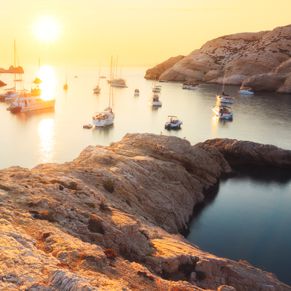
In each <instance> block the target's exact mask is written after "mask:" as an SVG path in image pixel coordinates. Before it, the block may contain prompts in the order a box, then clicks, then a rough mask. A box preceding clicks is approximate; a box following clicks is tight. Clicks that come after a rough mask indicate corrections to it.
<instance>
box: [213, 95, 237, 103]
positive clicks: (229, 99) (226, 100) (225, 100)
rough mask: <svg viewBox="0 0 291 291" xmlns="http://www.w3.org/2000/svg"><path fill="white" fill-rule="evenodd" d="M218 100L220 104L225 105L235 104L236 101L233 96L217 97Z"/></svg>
mask: <svg viewBox="0 0 291 291" xmlns="http://www.w3.org/2000/svg"><path fill="white" fill-rule="evenodd" d="M216 99H217V100H218V101H219V102H220V103H224V104H233V102H234V99H233V97H231V96H226V95H216Z"/></svg>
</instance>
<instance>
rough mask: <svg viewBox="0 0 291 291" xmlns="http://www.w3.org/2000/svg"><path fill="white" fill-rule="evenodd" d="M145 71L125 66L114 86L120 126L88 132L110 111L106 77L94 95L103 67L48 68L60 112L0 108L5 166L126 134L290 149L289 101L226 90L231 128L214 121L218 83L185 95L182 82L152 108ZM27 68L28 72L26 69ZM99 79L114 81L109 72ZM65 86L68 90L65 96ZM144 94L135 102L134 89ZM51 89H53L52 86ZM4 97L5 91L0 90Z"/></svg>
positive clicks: (29, 77)
mask: <svg viewBox="0 0 291 291" xmlns="http://www.w3.org/2000/svg"><path fill="white" fill-rule="evenodd" d="M145 69H146V68H127V69H126V68H123V69H122V70H120V71H119V76H121V77H123V78H124V79H126V81H127V84H128V88H115V89H114V96H113V110H114V112H115V122H114V126H112V127H110V128H106V129H92V130H86V129H83V128H82V126H83V125H84V124H86V123H90V122H91V117H92V115H93V114H94V113H95V112H98V111H102V110H103V109H105V107H106V106H107V105H108V99H109V92H108V84H107V81H106V79H101V80H100V86H101V88H102V89H101V94H100V95H98V96H97V95H94V94H93V88H94V87H95V86H96V85H97V82H98V81H97V80H98V74H99V68H91V67H85V68H84V67H76V68H70V69H64V68H58V67H49V70H43V72H44V73H43V74H42V76H43V75H44V76H43V78H45V77H47V78H49V79H52V80H51V83H52V85H51V87H54V88H55V92H54V93H53V94H54V96H55V99H56V107H55V110H54V111H51V112H47V111H43V112H41V111H40V112H33V113H29V114H27V113H26V114H19V115H13V114H11V113H10V112H8V111H7V110H6V108H7V105H6V104H5V103H0V137H1V153H0V156H1V158H0V168H5V167H9V166H14V165H19V166H23V167H33V166H35V165H37V164H39V163H44V162H65V161H70V160H72V159H74V158H75V157H77V156H78V155H79V153H80V152H81V151H82V150H83V149H84V148H85V147H86V146H88V145H109V144H110V143H111V142H114V141H118V140H120V139H121V138H122V137H123V136H124V135H125V134H126V133H134V132H140V133H142V132H151V133H156V134H165V135H174V136H178V137H181V138H186V139H188V140H189V141H190V142H191V143H192V144H195V143H197V142H200V141H204V140H206V139H209V138H215V137H228V138H237V139H243V140H252V141H257V142H262V143H271V144H275V145H277V146H281V147H283V148H287V149H291V130H290V124H291V98H290V95H289V96H288V95H279V94H266V93H260V94H256V95H255V96H239V95H238V93H237V91H238V88H237V87H228V88H226V91H227V92H228V93H229V94H231V95H233V96H235V97H236V103H235V104H234V105H233V111H234V120H233V122H226V123H222V122H219V121H218V120H217V119H216V118H214V117H213V112H212V110H211V109H212V107H214V105H215V102H216V100H215V95H216V93H217V92H219V91H220V90H221V88H220V86H217V85H203V86H201V87H200V88H197V89H196V90H195V91H189V90H182V89H181V84H179V83H160V85H162V91H161V95H160V99H161V101H162V102H163V106H162V107H161V108H159V109H157V110H154V109H153V108H152V107H151V105H150V100H151V96H152V93H151V88H152V85H153V82H152V81H147V80H145V79H144V78H143V76H144V73H145ZM25 70H26V69H25ZM36 71H37V68H33V67H32V68H29V70H26V73H25V75H24V81H25V82H24V85H23V86H24V87H25V88H26V89H30V87H31V84H32V81H33V79H34V77H35V72H36ZM100 74H101V75H105V76H108V74H109V73H108V68H102V69H101V72H100ZM0 80H4V81H6V82H7V83H8V85H7V87H9V86H11V85H13V84H12V76H6V75H0ZM66 80H67V82H68V86H69V89H68V91H67V92H65V91H64V90H63V85H64V83H65V81H66ZM135 88H139V89H140V96H139V97H134V89H135ZM50 89H52V88H50ZM1 90H2V91H3V88H1ZM168 115H177V116H178V117H179V118H180V119H182V121H183V128H182V129H181V130H180V131H171V132H169V131H166V130H165V129H164V123H165V122H166V121H167V118H168Z"/></svg>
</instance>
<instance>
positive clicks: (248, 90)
mask: <svg viewBox="0 0 291 291" xmlns="http://www.w3.org/2000/svg"><path fill="white" fill-rule="evenodd" d="M238 92H239V94H241V95H254V94H255V92H254V91H253V90H252V88H247V87H241V88H240V90H239V91H238Z"/></svg>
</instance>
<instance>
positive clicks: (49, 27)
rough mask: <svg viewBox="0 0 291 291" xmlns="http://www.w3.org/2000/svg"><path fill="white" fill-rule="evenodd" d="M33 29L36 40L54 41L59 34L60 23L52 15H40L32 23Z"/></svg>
mask: <svg viewBox="0 0 291 291" xmlns="http://www.w3.org/2000/svg"><path fill="white" fill-rule="evenodd" d="M33 31H34V34H35V36H36V37H37V39H38V40H40V41H42V42H48V43H49V42H54V41H56V40H57V39H58V38H59V36H60V24H59V22H58V21H57V20H56V19H55V18H54V17H52V16H41V17H40V18H39V19H38V20H37V21H36V22H35V24H34V26H33Z"/></svg>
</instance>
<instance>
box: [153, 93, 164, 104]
mask: <svg viewBox="0 0 291 291" xmlns="http://www.w3.org/2000/svg"><path fill="white" fill-rule="evenodd" d="M152 106H153V107H161V106H162V102H161V101H160V97H159V95H158V94H154V95H153V99H152Z"/></svg>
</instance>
